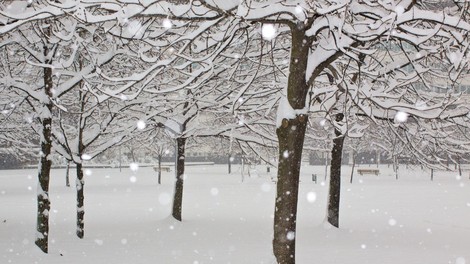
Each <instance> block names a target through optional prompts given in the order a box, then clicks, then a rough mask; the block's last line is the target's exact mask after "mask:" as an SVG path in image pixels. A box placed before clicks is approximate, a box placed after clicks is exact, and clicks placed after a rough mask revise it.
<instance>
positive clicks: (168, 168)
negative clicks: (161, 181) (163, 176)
mask: <svg viewBox="0 0 470 264" xmlns="http://www.w3.org/2000/svg"><path fill="white" fill-rule="evenodd" d="M160 168H161V170H162V171H167V172H170V171H171V168H170V166H161V167H160ZM153 170H154V171H156V172H158V166H153Z"/></svg>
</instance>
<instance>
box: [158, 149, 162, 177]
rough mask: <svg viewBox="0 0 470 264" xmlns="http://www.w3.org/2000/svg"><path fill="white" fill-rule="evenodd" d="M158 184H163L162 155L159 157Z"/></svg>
mask: <svg viewBox="0 0 470 264" xmlns="http://www.w3.org/2000/svg"><path fill="white" fill-rule="evenodd" d="M158 184H162V155H158Z"/></svg>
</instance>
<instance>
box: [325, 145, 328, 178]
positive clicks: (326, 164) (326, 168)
mask: <svg viewBox="0 0 470 264" xmlns="http://www.w3.org/2000/svg"><path fill="white" fill-rule="evenodd" d="M327 177H328V153H327V152H325V181H326V178H327Z"/></svg>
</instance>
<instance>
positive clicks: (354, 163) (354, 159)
mask: <svg viewBox="0 0 470 264" xmlns="http://www.w3.org/2000/svg"><path fill="white" fill-rule="evenodd" d="M352 155H353V164H352V169H351V179H350V180H349V183H352V182H353V177H354V167H356V152H355V151H354V150H353V154H352Z"/></svg>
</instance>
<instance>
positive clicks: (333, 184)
mask: <svg viewBox="0 0 470 264" xmlns="http://www.w3.org/2000/svg"><path fill="white" fill-rule="evenodd" d="M343 117H344V115H343V114H342V113H339V114H336V122H340V121H341V120H343ZM335 136H336V137H335V138H334V139H333V149H332V150H331V166H330V189H329V193H328V213H327V214H328V216H327V218H328V223H330V224H331V225H333V226H334V227H339V204H340V196H341V158H342V154H343V143H344V136H343V135H342V134H341V131H340V130H338V129H337V128H335Z"/></svg>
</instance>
